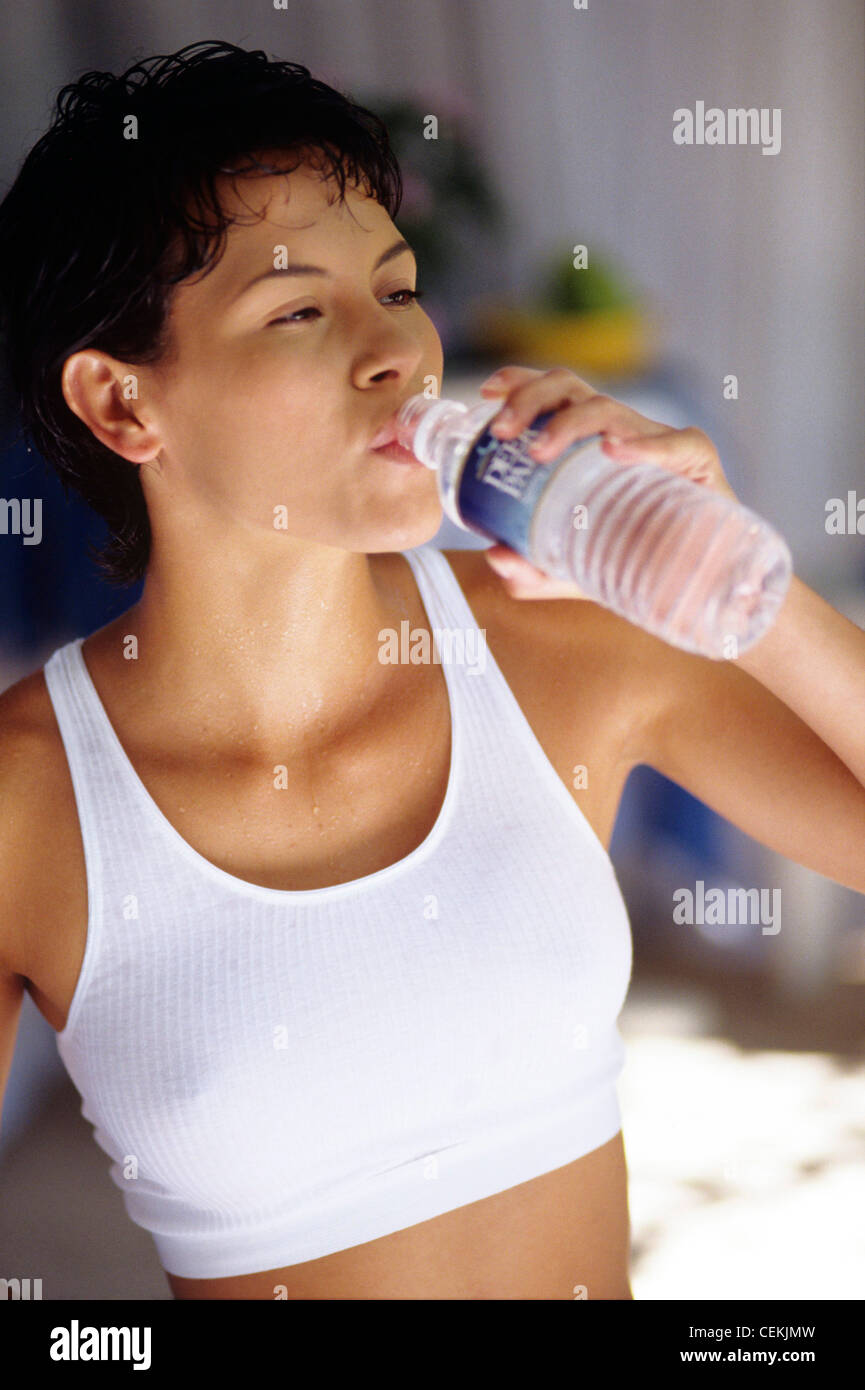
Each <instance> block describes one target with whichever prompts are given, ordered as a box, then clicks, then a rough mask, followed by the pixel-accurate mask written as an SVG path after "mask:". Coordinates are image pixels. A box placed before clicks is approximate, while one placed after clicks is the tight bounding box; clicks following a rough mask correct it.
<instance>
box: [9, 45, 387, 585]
mask: <svg viewBox="0 0 865 1390" xmlns="http://www.w3.org/2000/svg"><path fill="white" fill-rule="evenodd" d="M133 116H134V117H135V118H136V119H137V138H126V136H125V134H124V132H125V131H126V132H128V131H130V130H131V129H133V126H132V124H131V123H130V120H129V118H130V117H133ZM271 152H276V154H277V155H278V162H277V163H272V162H266V161H265V160H263V159H262V158H261V156H262V155H269V154H271ZM302 164H307V165H315V166H316V167H317V168H319V169H320V170H321V171H322V175H323V177H326V178H328V179H332V180H334V181H335V184H336V187H337V189H338V193H337V196H338V198H339V199H340V201H343V200H344V197H345V187H346V180H347V179H348V180H350V181H351V182H352V183H355V184H357V185H358V186H359V187H361V188H362V189H363V190H364V191H365V192H366V193H367V195H368V196H371V197H373V198H375V199H376V200H377V201H378V202H379V203H381V204H382V205H383V206H384V207H385V209H386V210H387V212H388V213H389V215H390V216H391V218H395V217H396V214H397V212H398V210H399V206H400V203H401V201H402V194H403V186H402V179H401V175H400V170H399V165H398V163H397V159H396V156H395V154H394V152H393V150H392V148H391V145H390V141H389V138H388V134H387V129H386V127H385V125H384V122H383V121H382V120H381V119H380V118H379V117H378V116H376V115H374V114H373V113H372V112H371V111H368V110H366V108H364V107H362V106H359V105H357V104H355V103H354V102H353V101H352V100H351V98H350V97H349V96H347V95H343V94H342V93H340V92H338V91H336V90H335V89H334V88H332V87H329V86H327V85H326V84H325V83H324V82H321V81H318V80H317V79H315V78H314V77H312V76H311V75H310V72H309V69H308V68H306V67H304V66H303V65H302V64H301V63H290V62H281V61H276V60H271V59H268V57H267V55H266V54H265V53H264V52H262V51H261V50H259V49H256V50H252V51H247V50H244V49H242V48H238V47H236V46H235V45H233V44H227V43H219V42H211V41H207V42H202V43H194V44H189V45H187V46H186V47H185V48H182V49H180V50H179V51H178V52H177V53H174V54H172V55H169V56H157V57H153V58H148V59H144V60H142V61H140V62H137V63H135V64H134V65H133V66H132V67H130V68H128V69H127V70H126V72H124V73H122V74H121V75H120V76H115V75H113V74H112V73H108V72H87V73H85V74H84V75H83V76H81V77H80V78H79V79H78V80H77V81H76V82H72V83H69V84H68V85H67V86H65V87H63V88H62V89H61V90H60V92H59V93H58V95H57V98H56V109H55V111H54V113H53V119H52V124H51V126H50V128H49V129H48V130H47V131H46V133H45V134H44V135H43V136H42V137H41V139H40V140H39V141H38V142H37V144H36V145H34V147H33V148H32V150H31V151H30V153H29V154H28V155H27V157H26V159H25V160H24V162H23V164H22V165H21V168H20V170H19V172H18V174H17V177H16V179H15V182H14V183H13V185H12V187H11V188H10V190H9V192H8V193H7V194H6V197H5V198H4V200H3V202H2V204H0V331H2V333H3V336H4V338H5V343H4V350H5V355H6V370H7V373H8V376H9V380H10V382H11V384H12V386H13V387H14V390H15V393H16V396H17V409H18V411H19V413H20V417H21V421H22V425H23V429H24V431H25V433H26V434H27V436H29V438H30V440H31V441H32V443H33V444H34V445H35V447H36V450H37V451H38V453H39V454H41V455H42V457H43V458H44V459H45V460H46V462H47V463H48V464H49V465H50V466H51V467H52V468H54V469H55V470H56V472H57V473H58V474H59V476H60V478H61V480H62V482H63V486H64V489H66V490H67V492H68V489H69V488H70V487H71V488H73V489H74V490H75V491H76V492H77V493H78V494H79V495H80V496H81V497H82V498H83V499H84V500H85V502H87V503H88V504H89V506H91V507H92V508H93V509H94V510H95V511H96V512H98V513H99V514H100V516H102V517H103V518H104V519H105V521H106V522H107V525H108V530H109V533H110V538H109V540H108V541H107V542H106V543H105V544H104V545H103V546H102V547H101V549H93V548H91V554H92V556H93V558H94V559H95V560H96V563H97V564H98V565H99V567H100V569H101V570H102V572H103V574H104V575H105V577H106V578H107V579H108V580H109V582H111V583H113V584H116V585H121V586H122V585H129V584H133V583H135V582H136V581H137V580H139V579H140V578H142V576H143V575H144V573H145V570H146V568H147V562H148V559H149V555H150V543H151V533H150V524H149V519H148V515H147V506H146V503H145V500H144V494H143V491H142V488H141V482H140V479H139V474H138V465H136V464H133V463H130V462H129V461H128V460H127V459H124V458H122V457H121V456H120V455H118V454H116V453H115V452H114V451H113V450H111V449H109V448H107V447H106V446H104V445H103V444H102V443H101V442H100V441H99V440H97V439H96V438H95V436H94V435H93V433H92V431H91V430H90V429H89V428H88V427H87V426H86V425H85V424H84V423H83V421H81V420H80V419H79V418H78V417H77V416H76V415H75V413H74V412H73V411H72V410H70V408H69V406H68V405H67V404H66V401H65V399H64V396H63V391H62V388H61V374H62V369H63V364H64V361H65V360H66V358H67V357H68V356H70V354H71V353H73V352H76V351H78V350H79V349H82V348H98V349H101V350H102V351H104V352H106V353H108V354H110V355H111V356H112V357H116V358H118V359H119V360H120V361H122V362H129V363H133V364H135V363H142V364H145V363H155V362H159V361H163V360H165V358H166V356H167V354H168V352H169V351H170V344H169V312H170V301H171V294H172V288H173V286H175V285H177V284H178V283H179V282H180V281H181V280H184V279H186V278H187V277H189V276H191V275H194V274H197V273H198V272H199V271H204V272H206V271H207V270H208V269H210V268H211V267H212V265H213V264H214V263H215V262H216V260H218V259H219V257H220V256H221V255H222V253H223V251H224V248H225V240H226V234H227V231H228V228H229V226H230V225H231V224H232V223H233V222H234V221H236V220H237V218H236V217H231V216H229V215H227V214H226V212H225V211H224V210H223V208H222V207H221V205H220V202H219V198H218V195H217V191H216V180H217V179H218V178H219V177H222V176H224V175H226V174H232V173H235V174H249V175H255V174H260V175H267V174H275V173H284V172H287V173H290V172H291V171H292V170H293V169H295V168H297V167H299V166H300V165H302Z"/></svg>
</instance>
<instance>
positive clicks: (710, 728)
mask: <svg viewBox="0 0 865 1390" xmlns="http://www.w3.org/2000/svg"><path fill="white" fill-rule="evenodd" d="M481 389H482V390H483V391H484V393H485V394H487V395H493V394H501V395H503V396H506V397H507V403H508V405H509V406H510V407H511V408H512V409H513V410H514V412H515V414H514V417H513V419H512V421H511V423H510V425H503V426H502V427H501V428H495V427H494V432H495V433H496V434H498V435H499V436H500V437H501V438H509V437H513V436H514V435H516V434H519V433H521V431H522V430H524V429H525V428H526V427H527V425H528V424H529V423H530V422H531V420H532V419H534V417H535V416H536V415H537V414H539V413H540V412H541V411H543V410H553V411H555V412H556V414H555V415H554V418H553V419H551V420H550V421H549V423H548V425H547V426H546V429H545V431H544V434H546V435H547V436H548V441H549V442H548V447H547V449H546V451H544V449H543V448H542V447H541V448H539V449H535V450H534V451H533V453H534V457H535V458H537V459H538V460H543V459H544V458H545V457H546V458H555V457H557V456H558V454H559V453H560V452H561V450H562V449H563V448H565V447H566V445H567V444H569V443H571V442H573V441H574V440H575V439H580V438H585V437H586V436H587V435H589V434H601V435H603V436H604V448H605V451H606V452H607V453H608V455H609V457H610V458H612V459H618V460H619V461H620V462H622V463H623V464H627V463H629V462H634V463H638V462H645V463H654V464H656V465H659V466H662V467H667V468H670V469H671V470H672V471H674V472H678V473H681V474H682V475H683V476H685V477H689V478H691V479H692V481H695V482H698V483H701V484H703V485H704V486H707V487H710V488H713V489H714V490H715V491H718V492H720V493H722V494H723V495H725V496H727V497H730V498H732V499H733V500H736V501H738V498H736V494H735V493H734V492H733V490H732V489H731V488H730V485H729V483H728V482H727V480H726V478H725V477H724V474H723V470H722V469H721V464H720V460H719V458H718V454H717V451H716V449H715V447H714V445H713V444H712V441H711V440H710V439H709V438H708V436H707V435H706V434H704V433H703V431H701V430H698V429H693V428H689V429H684V430H675V429H671V428H669V427H667V426H664V425H659V424H658V423H657V422H655V421H652V420H647V419H646V418H645V417H644V416H641V415H639V414H637V412H636V411H633V410H631V409H630V408H629V407H627V406H624V405H622V404H621V403H620V402H617V401H615V400H612V399H611V398H610V397H607V396H601V395H598V394H597V393H596V392H594V391H593V390H592V388H591V387H590V386H589V385H588V384H587V383H586V382H583V381H581V380H580V378H578V377H576V376H574V375H573V373H571V372H568V371H566V370H564V369H561V370H558V369H557V370H554V371H550V372H545V373H542V372H538V371H534V370H532V369H530V368H526V367H506V368H504V370H503V372H502V373H497V374H496V378H493V379H491V384H490V385H489V386H487V385H486V384H485V386H484V387H482V388H481ZM498 418H499V417H497V420H498ZM614 440H617V441H618V442H613V441H614ZM485 554H486V556H487V558H488V560H489V562H490V563H491V565H492V566H493V568H494V569H495V570H496V571H497V573H499V574H501V575H502V578H503V579H504V582H505V584H506V586H507V588H508V591H509V592H510V594H511V595H512V596H513V597H515V598H520V599H540V598H577V599H579V598H585V597H586V595H584V594H583V593H582V592H581V591H580V590H579V589H578V588H577V587H576V586H575V585H570V584H566V583H562V582H561V581H559V580H554V579H550V578H549V577H548V576H546V575H543V574H542V573H541V572H540V571H539V570H537V569H536V568H535V567H534V566H533V565H531V564H529V562H528V561H527V560H525V559H524V558H523V557H522V556H519V555H517V554H516V553H515V552H513V551H512V550H510V549H509V548H508V547H507V546H504V545H494V546H492V547H491V548H490V549H489V550H488V551H486V552H485ZM629 634H631V636H630V646H631V650H630V653H629V655H630V659H631V660H632V661H633V663H634V666H635V670H637V669H638V671H639V676H638V681H639V685H640V686H641V688H642V689H644V690H645V692H646V695H645V701H644V706H643V717H642V719H641V720H640V721H639V730H638V732H637V734H636V735H635V737H636V738H637V739H638V746H636V747H635V748H634V749H632V756H633V759H634V762H635V763H646V764H648V765H649V766H651V767H654V768H656V769H657V770H658V771H659V772H661V773H663V775H664V776H667V777H669V778H670V779H671V780H672V781H675V782H678V783H679V784H680V785H681V786H683V787H685V788H686V789H687V790H688V791H690V792H691V793H692V794H693V795H694V796H696V797H698V798H699V799H700V800H702V801H704V802H705V803H706V804H707V805H709V806H711V807H712V808H713V809H714V810H716V811H717V812H718V813H719V814H720V815H723V816H724V817H725V818H726V819H728V820H730V821H732V822H733V824H735V825H738V826H739V828H740V829H742V830H744V831H745V832H746V833H747V834H749V835H752V836H753V837H754V838H755V839H758V840H760V841H761V842H762V843H764V844H766V845H769V846H770V847H771V848H772V849H775V850H777V851H778V852H779V853H780V854H783V855H785V856H786V857H787V858H790V859H793V860H795V861H796V862H797V863H801V864H804V865H805V866H806V867H808V868H812V869H815V870H816V871H817V872H818V873H821V874H823V875H824V876H825V877H827V878H831V879H833V880H834V881H835V882H838V883H842V884H844V885H845V886H846V887H849V888H852V889H854V890H855V891H856V892H860V893H865V632H863V631H862V630H861V629H860V628H858V627H856V626H855V624H853V623H851V622H850V621H849V620H848V619H847V618H845V617H844V616H843V615H842V614H841V613H838V612H837V610H836V609H834V608H832V607H831V605H830V604H828V603H826V602H825V601H824V600H823V599H822V598H820V596H819V595H818V594H816V593H815V592H814V591H813V590H812V589H809V588H808V586H807V585H806V584H804V583H803V582H802V581H801V580H800V579H799V578H798V577H797V576H795V575H794V576H793V579H792V581H791V584H790V588H789V589H788V591H787V594H786V597H785V598H784V601H783V603H782V605H781V607H780V609H779V612H778V614H777V616H776V618H775V621H774V623H773V625H772V626H771V627H770V628H769V630H768V631H767V632H766V633H765V634H764V635H763V636H762V637H761V638H760V639H759V641H757V642H756V643H755V644H754V645H753V646H752V647H750V648H749V649H748V650H747V651H745V652H744V653H742V654H741V655H740V656H739V657H737V658H735V660H727V661H711V660H709V659H708V658H706V657H702V656H696V655H693V654H692V653H688V652H684V651H682V650H681V649H679V648H675V647H672V646H670V645H669V644H668V643H665V642H662V641H661V640H660V639H658V638H656V637H653V636H650V635H649V634H647V633H644V632H642V631H640V630H639V629H636V628H634V627H633V626H629Z"/></svg>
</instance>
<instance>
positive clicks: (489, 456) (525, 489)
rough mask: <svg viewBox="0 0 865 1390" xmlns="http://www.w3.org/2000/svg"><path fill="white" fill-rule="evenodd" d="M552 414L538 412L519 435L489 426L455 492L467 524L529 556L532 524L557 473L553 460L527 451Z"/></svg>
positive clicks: (467, 461)
mask: <svg viewBox="0 0 865 1390" xmlns="http://www.w3.org/2000/svg"><path fill="white" fill-rule="evenodd" d="M554 414H555V411H553V410H548V411H546V412H545V413H544V414H543V415H536V416H535V418H534V420H533V421H532V423H531V425H530V426H529V427H528V429H526V430H524V431H523V432H522V434H520V435H518V436H517V437H516V438H515V439H497V438H496V436H495V435H494V434H490V431H489V428H485V429H484V431H483V433H482V434H480V435H479V436H478V438H477V440H476V441H475V444H474V446H473V448H472V451H471V453H470V454H469V456H468V458H467V459H466V461H465V465H464V467H463V471H462V476H461V478H460V482H459V487H458V488H457V492H456V503H457V508H458V510H459V514H460V516H461V517H462V519H463V521H464V522H465V524H466V525H467V526H471V527H472V528H473V529H474V530H476V531H479V532H480V533H481V534H482V535H485V536H488V537H489V538H490V540H493V541H501V542H502V543H503V544H504V545H508V546H510V548H511V550H516V551H517V552H518V553H519V554H520V555H525V556H526V557H527V558H529V523H530V522H531V519H532V514H533V512H534V510H535V506H536V505H537V501H538V498H539V497H540V495H541V493H542V492H543V490H544V488H545V487H546V486H547V483H548V482H549V481H550V477H551V475H552V471H553V470H552V468H551V466H550V465H551V462H553V461H552V460H551V461H546V462H544V463H538V462H536V461H535V459H533V458H531V457H530V455H529V454H528V452H527V450H528V447H529V445H531V444H532V443H534V440H535V439H536V438H537V436H538V434H539V433H540V431H541V430H542V429H543V427H544V425H545V424H546V423H547V421H548V420H551V419H552V417H553V415H554ZM492 423H493V422H492V420H491V421H490V424H492Z"/></svg>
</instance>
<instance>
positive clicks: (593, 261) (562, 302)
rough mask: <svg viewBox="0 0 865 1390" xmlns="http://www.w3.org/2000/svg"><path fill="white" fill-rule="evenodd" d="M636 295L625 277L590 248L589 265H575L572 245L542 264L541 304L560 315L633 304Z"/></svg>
mask: <svg viewBox="0 0 865 1390" xmlns="http://www.w3.org/2000/svg"><path fill="white" fill-rule="evenodd" d="M635 301H636V294H635V292H634V290H633V288H632V286H631V285H629V284H628V282H627V281H626V280H625V278H624V276H623V275H621V274H620V272H619V271H618V270H617V269H616V268H615V267H614V266H613V265H612V264H611V263H610V262H609V261H607V260H605V259H604V258H603V257H600V256H598V255H596V254H595V253H594V252H593V251H592V250H591V249H590V250H589V253H588V264H587V265H586V266H585V268H584V269H582V270H578V269H577V268H576V267H575V266H574V252H573V246H569V247H568V248H567V250H563V251H557V252H556V253H555V254H554V255H553V256H551V257H550V258H549V259H548V260H547V262H546V263H545V265H544V267H543V269H542V271H541V276H540V307H541V308H542V309H546V310H549V311H551V312H552V313H560V314H583V313H590V312H592V311H593V310H596V309H618V308H624V307H625V306H628V305H633V304H634V303H635Z"/></svg>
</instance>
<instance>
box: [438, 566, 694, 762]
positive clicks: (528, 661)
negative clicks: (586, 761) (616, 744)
mask: <svg viewBox="0 0 865 1390" xmlns="http://www.w3.org/2000/svg"><path fill="white" fill-rule="evenodd" d="M442 554H443V555H444V556H445V558H446V559H447V561H448V563H449V564H450V565H451V568H452V569H453V572H454V574H455V576H456V578H457V581H458V582H459V585H460V588H461V589H462V591H463V594H464V595H465V598H466V601H467V602H468V605H469V607H470V608H471V610H472V612H473V613H474V615H475V617H476V618H477V620H478V623H479V624H480V625H482V626H486V627H487V628H488V639H489V645H490V648H491V650H492V651H493V654H494V656H495V657H496V659H497V660H498V661H499V665H500V666H502V668H503V670H504V674H505V676H506V678H507V679H508V682H509V684H510V685H511V686H512V688H514V689H515V692H516V688H517V685H519V687H520V689H521V690H523V691H524V692H525V693H526V694H527V695H532V696H534V697H535V698H534V701H533V703H534V705H535V707H536V708H542V707H543V706H544V704H545V703H546V704H547V705H549V704H550V703H551V702H554V703H556V704H557V705H558V707H559V710H560V712H562V713H564V714H565V716H567V713H568V712H569V711H571V710H576V709H577V708H580V707H582V708H585V706H586V703H587V701H591V703H592V704H593V705H595V704H597V705H598V706H599V707H600V706H603V707H604V708H605V709H607V710H608V711H609V712H610V713H611V714H612V715H613V718H614V723H615V727H616V730H617V736H618V738H619V740H620V752H621V756H622V759H623V760H624V761H626V762H627V763H628V765H629V766H634V765H636V764H637V763H640V762H646V761H647V760H648V757H649V754H650V750H651V729H652V728H653V727H654V724H655V722H656V719H657V715H658V709H659V706H660V704H661V703H662V701H663V692H664V691H665V690H667V689H668V688H669V686H670V681H671V673H672V670H673V669H675V671H677V672H678V665H677V663H676V660H675V658H676V655H677V654H676V653H675V652H673V649H672V648H670V647H669V646H668V644H667V643H665V642H662V641H660V640H659V639H658V638H656V637H653V636H651V634H649V633H646V632H644V631H643V630H642V629H641V628H638V627H636V626H635V625H634V624H633V623H629V622H626V620H625V619H624V618H620V617H619V616H618V614H616V613H613V612H612V611H611V610H610V609H608V608H603V607H602V606H601V605H600V604H597V603H591V602H588V601H583V600H574V599H535V600H530V599H517V598H514V597H512V596H511V594H510V593H509V592H508V590H507V589H506V587H505V585H504V584H503V583H502V581H501V579H500V578H499V576H498V575H497V574H495V573H494V572H493V570H492V569H491V567H490V566H489V564H488V563H487V561H486V560H485V558H484V553H483V551H482V550H477V549H473V550H444V551H442ZM678 655H679V656H681V653H679V654H678ZM505 666H507V669H505ZM542 691H544V692H546V701H544V700H543V699H542V696H541V692H542Z"/></svg>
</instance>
